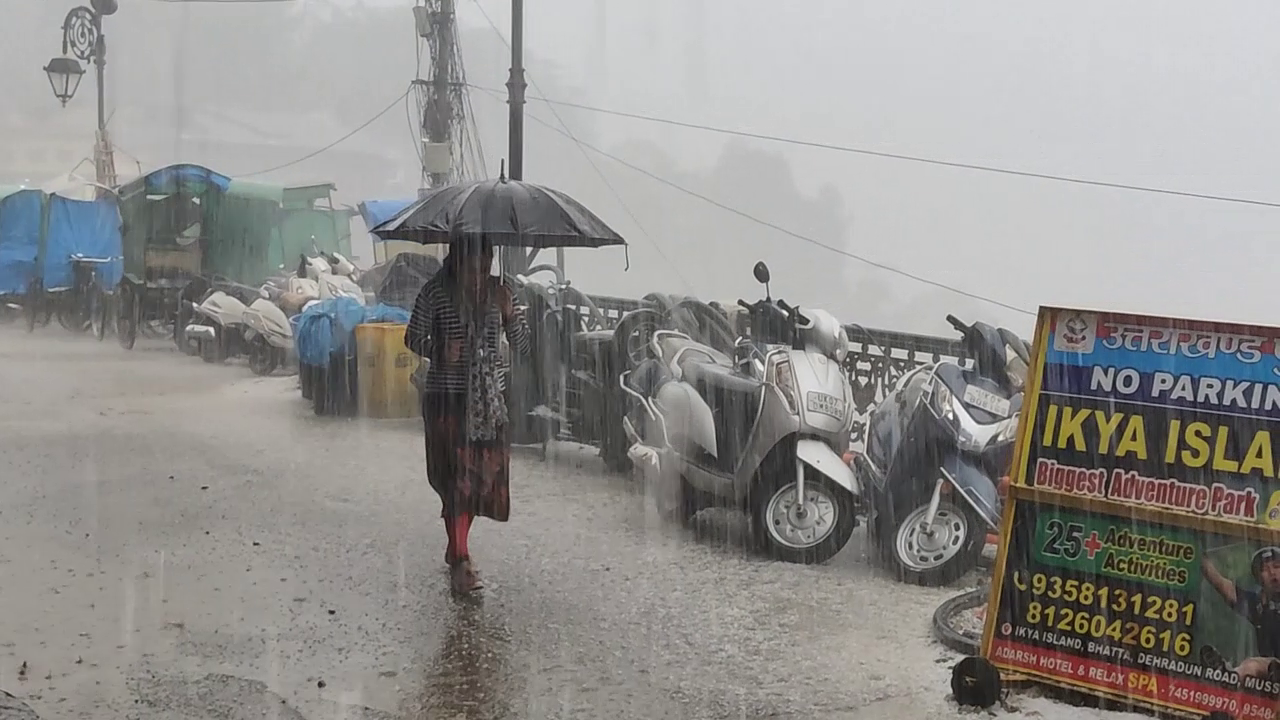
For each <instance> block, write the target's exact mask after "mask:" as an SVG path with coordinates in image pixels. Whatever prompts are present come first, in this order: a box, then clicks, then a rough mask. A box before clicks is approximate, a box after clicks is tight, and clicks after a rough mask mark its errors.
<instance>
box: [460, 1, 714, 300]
mask: <svg viewBox="0 0 1280 720" xmlns="http://www.w3.org/2000/svg"><path fill="white" fill-rule="evenodd" d="M474 4H475V6H476V9H477V10H479V11H480V14H481V15H483V16H484V20H485V22H487V23H488V24H489V27H490V28H492V29H493V32H494V34H496V35H497V36H498V39H499V40H501V41H502V44H503V45H506V46H507V49H508V50H510V49H511V43H510V41H508V40H507V36H506V35H503V34H502V30H500V29H499V28H498V26H497V24H496V23H494V22H493V19H492V18H490V17H489V13H487V12H485V9H484V6H483V5H481V4H480V0H474ZM524 72H525V75H527V76H528V78H529V84H530V85H532V86H533V89H534V90H536V91H537V92H538V93H539V94H541V93H542V88H540V87H538V83H537V81H536V80H534V78H533V73H531V72H529V70H528V68H525V71H524ZM471 87H475V88H476V89H478V90H486V89H485V88H480V87H478V86H474V85H473V86H471ZM489 92H492V91H489ZM547 107H548V109H549V110H551V114H552V115H553V116H555V119H556V122H558V123H560V127H561V128H562V129H557V130H556V132H559V133H560V134H561V135H564V136H565V137H567V138H569V140H571V141H573V143H574V144H575V145H576V146H577V147H578V151H579V152H581V153H582V157H583V158H585V159H586V161H587V164H588V165H590V166H591V169H592V170H594V171H595V173H596V175H597V176H598V177H599V178H600V181H601V182H602V183H604V186H605V187H606V188H608V190H609V192H610V193H611V194H612V195H613V197H614V199H615V200H617V202H618V204H619V205H621V206H622V209H623V211H625V212H626V213H627V216H628V217H630V218H631V221H632V222H633V223H635V225H636V228H638V229H639V230H640V234H641V235H643V236H644V238H645V239H646V240H648V241H649V244H650V245H652V246H653V249H654V250H657V251H658V256H659V257H661V258H662V260H663V261H664V262H666V263H667V265H669V266H670V267H671V270H672V271H673V272H675V274H676V277H678V278H679V279H680V282H681V283H682V284H683V285H684V286H685V287H686V288H690V289H692V288H693V285H692V284H691V283H690V282H689V279H688V278H686V277H685V276H684V274H683V273H681V272H680V266H679V265H677V264H676V263H675V262H672V260H671V258H669V257H667V253H666V252H665V251H663V249H662V246H661V245H659V244H658V241H657V240H654V239H653V236H652V235H650V234H649V231H647V230H645V228H644V223H642V222H640V218H638V217H636V214H635V213H634V212H632V211H631V207H630V206H628V205H627V202H626V201H625V200H623V199H622V194H621V193H619V192H618V190H617V188H615V187H614V186H613V183H611V182H609V178H608V177H607V176H606V175H605V174H604V171H602V170H601V169H600V167H599V166H598V165H596V162H595V160H593V159H592V158H591V156H590V155H589V154H588V153H587V151H586V149H585V148H584V143H582V142H581V141H579V140H578V138H577V137H576V136H575V135H574V134H573V131H571V130H570V129H569V126H568V125H567V124H566V123H565V121H564V118H562V117H560V113H558V112H556V109H555V107H553V106H551V105H548V106H547Z"/></svg>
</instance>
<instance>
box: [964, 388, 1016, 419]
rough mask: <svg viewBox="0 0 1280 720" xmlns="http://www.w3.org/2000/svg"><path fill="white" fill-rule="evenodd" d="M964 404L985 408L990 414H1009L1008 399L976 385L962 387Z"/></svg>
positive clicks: (1006, 415)
mask: <svg viewBox="0 0 1280 720" xmlns="http://www.w3.org/2000/svg"><path fill="white" fill-rule="evenodd" d="M964 404H965V405H972V406H973V407H976V408H978V409H980V410H986V411H987V412H989V413H991V414H992V415H998V416H1000V417H1008V416H1009V400H1008V399H1007V398H1002V397H1000V396H999V395H997V394H995V393H993V392H991V391H990V390H983V389H982V388H980V387H978V386H976V385H968V386H966V387H965V389H964Z"/></svg>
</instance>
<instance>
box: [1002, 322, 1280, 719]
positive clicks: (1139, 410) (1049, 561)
mask: <svg viewBox="0 0 1280 720" xmlns="http://www.w3.org/2000/svg"><path fill="white" fill-rule="evenodd" d="M1035 337H1036V342H1035V347H1034V358H1033V362H1032V367H1031V369H1030V372H1029V377H1028V381H1027V398H1026V402H1025V403H1024V405H1023V408H1024V410H1023V416H1022V418H1021V421H1020V427H1019V441H1018V450H1017V454H1016V457H1015V460H1014V467H1013V471H1012V473H1011V476H1012V480H1011V484H1010V487H1009V502H1008V503H1007V505H1006V507H1005V517H1004V532H1003V533H1002V535H1001V545H1000V549H999V553H998V556H997V562H996V573H995V578H994V581H993V584H992V594H991V604H990V607H989V608H988V612H987V623H986V627H985V631H984V633H983V645H982V650H983V656H984V657H986V658H987V659H988V660H990V661H991V662H992V663H993V664H995V665H996V667H998V668H1000V669H1002V670H1005V671H1010V672H1014V673H1017V674H1020V675H1025V676H1030V677H1033V678H1035V679H1038V680H1041V681H1044V682H1048V683H1051V684H1056V685H1060V686H1065V687H1069V688H1072V689H1076V690H1080V691H1084V692H1089V693H1093V694H1097V695H1100V696H1107V697H1112V698H1121V699H1127V700H1132V701H1135V702H1139V703H1142V704H1145V705H1149V706H1153V707H1156V708H1162V709H1167V710H1175V711H1183V712H1190V713H1194V714H1197V715H1203V714H1207V713H1209V712H1213V711H1224V712H1227V713H1229V714H1230V715H1231V716H1233V717H1235V718H1261V719H1264V720H1272V719H1273V718H1274V717H1275V713H1276V704H1277V697H1278V696H1280V661H1277V660H1276V658H1277V657H1280V479H1278V476H1280V448H1278V447H1277V446H1276V443H1277V442H1280V344H1278V343H1277V339H1280V328H1267V327H1256V326H1244V325H1237V324H1230V323H1217V322H1200V321H1191V320H1179V319H1173V318H1163V317H1151V316H1137V315H1125V314H1118V313H1105V312H1087V311H1080V310H1071V309H1064V308H1042V309H1041V311H1040V314H1039V318H1038V321H1037V327H1036V336H1035Z"/></svg>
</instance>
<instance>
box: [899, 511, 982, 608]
mask: <svg viewBox="0 0 1280 720" xmlns="http://www.w3.org/2000/svg"><path fill="white" fill-rule="evenodd" d="M928 512H929V502H928V499H927V498H926V499H925V501H924V502H922V503H921V504H919V505H918V506H917V507H914V508H910V509H908V510H906V511H905V512H902V513H901V516H900V517H897V518H891V517H889V516H887V515H886V516H885V517H883V519H882V520H883V521H882V522H881V523H880V524H879V527H878V528H877V530H878V532H877V541H878V542H879V545H880V554H881V557H882V558H883V559H884V560H885V563H886V565H887V566H888V568H889V570H890V571H892V572H893V573H894V574H895V575H896V576H897V578H898V579H899V580H901V581H902V582H905V583H908V584H911V585H923V586H926V587H938V586H942V585H949V584H951V583H953V582H955V581H956V580H959V579H960V578H961V577H963V576H964V575H966V574H968V573H969V571H971V570H973V569H974V568H975V567H977V566H978V562H979V561H980V560H981V559H982V548H983V546H984V545H985V544H986V537H987V533H986V525H985V524H984V523H983V522H982V520H981V519H979V518H978V517H977V516H976V515H975V514H974V513H973V512H972V511H970V510H969V509H968V508H967V507H961V506H959V505H956V504H954V503H952V502H950V501H949V500H943V501H942V502H940V503H939V504H938V512H937V513H936V514H935V515H934V521H933V525H932V526H930V528H928V529H926V528H923V527H921V526H922V524H923V522H924V520H925V518H926V517H927V515H928Z"/></svg>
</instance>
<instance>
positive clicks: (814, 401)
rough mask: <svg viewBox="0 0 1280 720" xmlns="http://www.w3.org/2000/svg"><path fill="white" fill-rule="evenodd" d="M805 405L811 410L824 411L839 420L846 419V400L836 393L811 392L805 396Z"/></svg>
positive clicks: (824, 413)
mask: <svg viewBox="0 0 1280 720" xmlns="http://www.w3.org/2000/svg"><path fill="white" fill-rule="evenodd" d="M805 406H806V407H808V408H809V412H816V413H822V414H823V415H828V416H830V417H833V418H835V419H837V420H843V419H844V400H843V399H842V398H838V397H836V396H835V395H828V394H826V393H820V392H810V393H808V394H807V395H806V396H805Z"/></svg>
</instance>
